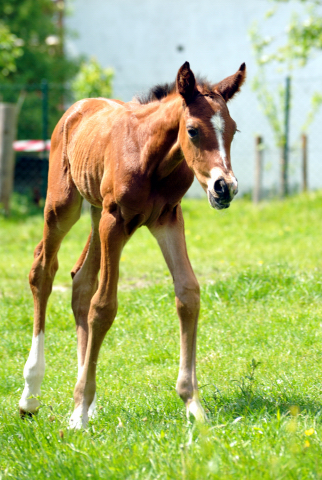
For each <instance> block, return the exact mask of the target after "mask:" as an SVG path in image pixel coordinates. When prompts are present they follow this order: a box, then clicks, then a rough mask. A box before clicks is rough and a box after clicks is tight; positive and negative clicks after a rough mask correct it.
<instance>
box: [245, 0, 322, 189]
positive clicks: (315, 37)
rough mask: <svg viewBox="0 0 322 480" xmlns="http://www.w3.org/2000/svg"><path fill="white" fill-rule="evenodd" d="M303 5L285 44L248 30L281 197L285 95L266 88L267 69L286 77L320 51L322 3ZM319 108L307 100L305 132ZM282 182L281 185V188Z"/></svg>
mask: <svg viewBox="0 0 322 480" xmlns="http://www.w3.org/2000/svg"><path fill="white" fill-rule="evenodd" d="M274 1H275V2H276V3H287V2H288V1H289V0H274ZM298 2H299V3H302V4H303V7H304V13H305V15H299V14H298V13H293V14H292V15H291V18H290V21H289V24H288V26H287V29H286V41H285V42H284V44H282V45H278V46H277V47H276V46H275V45H274V42H275V40H276V39H275V38H274V37H263V36H262V35H261V34H260V33H259V28H258V24H254V25H253V26H252V28H251V30H250V37H251V42H252V47H253V50H254V54H255V59H256V63H257V65H258V73H257V75H256V77H255V79H254V82H253V88H254V90H255V91H256V93H257V97H258V99H259V103H260V105H261V108H262V110H263V112H264V113H265V115H266V117H267V119H268V121H269V123H270V125H271V127H272V129H273V132H274V137H275V142H276V145H277V146H278V147H280V148H281V151H282V155H281V169H282V172H281V193H282V195H283V193H284V194H285V193H286V192H287V178H286V176H287V150H288V148H287V131H286V130H287V129H286V127H285V125H286V124H287V122H286V119H285V116H284V115H283V111H284V109H285V106H287V102H288V99H287V94H288V93H289V92H287V91H285V86H284V84H283V85H282V84H280V85H279V87H278V88H277V89H276V88H275V91H272V90H271V89H270V88H269V86H268V85H269V84H268V82H267V69H268V68H270V69H271V68H272V64H273V65H274V64H275V65H278V66H279V71H280V72H284V75H287V76H290V75H291V74H294V71H295V70H296V69H298V68H303V67H305V65H306V64H307V62H308V61H309V60H310V59H311V58H313V57H314V56H315V55H316V54H317V53H318V52H319V51H321V50H322V10H321V6H322V0H298ZM275 13H276V9H273V10H272V11H270V12H267V14H266V18H270V17H272V16H273V15H274V14H275ZM321 104H322V95H321V93H320V92H315V93H314V94H313V95H312V98H311V109H310V110H309V112H308V113H307V117H306V120H305V121H304V123H303V125H302V132H305V131H306V130H307V128H308V126H309V125H310V123H312V121H313V119H314V117H315V115H316V113H317V112H318V110H319V108H320V106H321ZM283 182H284V185H283Z"/></svg>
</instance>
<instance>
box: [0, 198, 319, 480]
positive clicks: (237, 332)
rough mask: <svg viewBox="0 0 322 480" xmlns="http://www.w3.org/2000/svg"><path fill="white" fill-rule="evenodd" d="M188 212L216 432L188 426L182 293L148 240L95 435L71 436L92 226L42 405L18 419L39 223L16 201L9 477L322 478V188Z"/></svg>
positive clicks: (0, 417) (82, 225)
mask: <svg viewBox="0 0 322 480" xmlns="http://www.w3.org/2000/svg"><path fill="white" fill-rule="evenodd" d="M183 209H184V216H185V222H186V233H187V243H188V250H189V254H190V259H191V261H192V264H193V267H194V269H195V271H196V274H197V276H198V278H199V280H200V284H201V296H202V309H201V315H200V324H199V331H198V354H197V355H198V378H199V385H200V392H201V396H202V399H203V403H204V406H205V408H206V410H207V412H208V413H207V415H208V418H209V422H208V424H207V425H204V426H198V425H196V424H194V423H193V422H192V423H188V422H187V420H186V418H185V412H184V406H183V404H182V403H181V400H180V399H179V398H177V395H176V393H175V390H174V386H175V381H176V376H177V370H178V357H179V347H178V345H179V331H178V330H179V329H178V320H177V318H176V314H175V308H174V294H173V287H172V284H171V278H170V276H169V274H168V272H167V269H166V266H165V263H164V261H163V259H162V257H161V254H160V252H159V250H158V247H157V245H156V242H155V240H154V239H153V238H152V237H151V235H150V234H149V232H148V231H147V229H145V228H142V229H140V230H139V231H138V232H137V233H136V234H135V236H134V237H133V239H132V240H131V242H130V243H129V244H128V245H127V246H126V248H125V250H124V252H123V255H122V259H121V275H120V284H119V285H120V288H119V311H118V315H117V318H116V320H115V323H114V325H113V327H112V329H111V330H110V332H109V333H108V335H107V337H106V339H105V342H104V344H103V347H102V349H101V354H100V360H99V365H98V377H97V380H98V381H97V387H98V412H97V416H96V417H95V418H94V419H93V420H92V421H91V422H90V425H89V428H88V429H87V430H86V431H83V432H75V431H70V430H68V419H69V416H70V414H71V411H72V408H73V402H72V394H73V387H74V384H75V380H76V375H77V372H76V367H77V361H76V338H75V329H74V321H73V317H72V313H71V309H70V293H71V292H70V283H71V282H70V275H69V271H70V270H71V268H72V266H73V264H74V263H75V262H76V260H77V255H79V254H80V253H81V250H82V248H83V246H84V244H85V241H86V238H87V235H88V232H89V218H88V217H87V216H86V215H84V216H83V217H82V218H81V220H80V221H79V222H78V224H77V225H76V226H75V227H74V229H73V230H72V231H71V233H70V234H69V235H68V237H67V238H66V240H65V241H64V243H63V246H62V249H61V252H60V257H59V260H60V269H59V271H58V273H57V276H56V280H55V287H56V289H55V291H54V292H53V293H52V296H51V299H50V302H49V307H48V318H47V330H46V362H47V369H46V375H45V380H44V382H43V386H42V407H41V409H40V412H39V414H38V416H37V417H36V418H34V419H33V420H26V421H21V420H20V419H19V417H18V413H17V404H18V401H19V397H20V395H21V391H22V387H23V378H22V370H23V365H24V363H25V361H26V358H27V355H28V351H29V348H30V345H31V335H32V299H31V295H30V293H29V287H28V282H27V277H28V272H29V268H30V264H31V259H32V252H33V249H34V247H35V245H36V244H37V243H38V241H39V240H40V238H41V229H42V218H41V216H40V215H37V214H34V215H30V216H26V215H25V214H24V212H25V211H26V206H24V205H20V204H18V203H16V204H15V209H14V210H15V211H14V214H13V215H12V217H11V218H2V217H0V232H1V241H0V259H1V260H0V334H1V348H0V358H1V362H0V452H1V453H0V478H1V479H6V478H15V479H19V480H20V479H25V478H26V479H27V478H28V479H30V478H50V479H84V478H93V479H99V478H107V479H129V480H132V479H133V480H134V479H140V480H141V479H144V480H145V479H153V480H154V479H162V480H163V479H182V480H194V479H196V480H200V479H223V478H224V479H258V478H261V479H320V478H322V460H321V458H322V457H321V455H322V418H321V414H322V389H321V379H322V372H321V354H322V320H321V311H322V308H321V307H322V283H321V282H322V280H321V279H322V275H321V273H322V242H321V237H322V222H321V218H322V192H316V193H310V194H307V195H300V196H294V197H291V198H289V199H287V200H286V201H284V202H279V201H274V202H270V203H262V204H261V205H260V206H259V207H257V208H256V207H254V206H253V205H251V204H250V203H249V202H247V201H243V200H239V201H235V202H233V204H232V206H231V208H230V209H229V210H227V211H224V212H215V211H213V210H211V209H210V208H209V207H208V206H207V202H206V200H202V201H201V200H185V201H184V202H183ZM33 213H34V212H33ZM253 359H254V360H253ZM258 362H259V363H258ZM257 363H258V364H257Z"/></svg>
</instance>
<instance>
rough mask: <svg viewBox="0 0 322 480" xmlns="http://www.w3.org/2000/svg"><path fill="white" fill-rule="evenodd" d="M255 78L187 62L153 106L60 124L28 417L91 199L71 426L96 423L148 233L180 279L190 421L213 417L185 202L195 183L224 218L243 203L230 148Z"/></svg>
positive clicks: (108, 104)
mask: <svg viewBox="0 0 322 480" xmlns="http://www.w3.org/2000/svg"><path fill="white" fill-rule="evenodd" d="M245 75H246V68H245V64H244V63H243V64H242V65H241V66H240V68H239V70H238V71H237V72H236V73H235V74H234V75H232V76H230V77H227V78H226V79H224V80H223V81H221V82H219V83H217V84H214V85H211V84H209V83H207V82H205V81H199V82H198V81H196V79H195V77H194V74H193V72H192V71H191V69H190V66H189V63H188V62H186V63H184V65H183V66H182V67H181V68H180V69H179V71H178V74H177V78H176V82H175V83H173V84H172V85H166V86H164V87H161V86H158V87H155V88H154V89H152V90H151V92H150V94H149V96H148V98H146V99H139V100H137V99H136V100H133V101H132V102H129V103H123V102H121V101H119V100H108V99H104V98H95V99H85V100H81V101H80V102H77V103H75V104H74V105H73V106H72V107H71V108H69V110H67V112H66V113H65V114H64V116H63V117H62V119H61V120H60V121H59V123H58V125H57V126H56V128H55V130H54V133H53V136H52V142H51V151H50V165H49V177H48V192H47V199H46V206H45V225H44V233H43V239H42V241H41V242H40V243H39V245H38V246H37V247H36V249H35V253H34V262H33V265H32V268H31V271H30V275H29V281H30V286H31V290H32V293H33V297H34V330H33V340H32V346H31V350H30V354H29V357H28V360H27V363H26V365H25V368H24V378H25V388H24V391H23V393H22V397H21V400H20V403H19V406H20V412H21V415H25V414H33V413H35V412H36V411H37V409H38V408H39V401H38V398H37V397H38V396H39V395H40V385H41V382H42V379H43V376H44V372H45V358H44V332H45V312H46V305H47V300H48V297H49V295H50V293H51V289H52V283H53V280H54V276H55V273H56V271H57V269H58V260H57V253H58V250H59V247H60V244H61V242H62V240H63V238H64V236H65V235H66V234H67V232H68V231H69V230H70V228H71V227H72V226H73V225H74V223H75V222H76V221H77V220H78V219H79V217H80V213H81V206H82V200H83V198H85V199H86V200H88V201H89V202H90V204H91V218H92V230H91V233H90V235H89V237H88V240H87V243H86V245H85V248H84V250H83V252H82V254H81V256H80V258H79V260H78V261H77V263H76V265H75V266H74V268H73V270H72V272H71V274H72V278H73V293H72V308H73V312H74V316H75V320H76V329H77V344H78V348H77V353H78V380H77V383H76V387H75V391H74V399H75V410H74V413H73V414H72V417H71V420H70V423H71V425H72V426H73V427H75V428H80V427H82V426H83V427H85V426H86V424H87V422H88V418H89V416H91V414H92V413H93V411H94V406H95V390H96V384H95V375H96V364H97V360H98V354H99V350H100V347H101V344H102V342H103V339H104V337H105V334H106V332H107V331H108V330H109V328H110V327H111V325H112V323H113V321H114V318H115V315H116V311H117V283H118V276H119V261H120V256H121V252H122V249H123V247H124V245H125V244H126V242H127V241H128V240H129V239H130V237H131V236H132V235H133V233H134V232H135V230H136V229H137V228H139V227H141V226H142V225H146V226H147V227H148V228H149V230H150V231H151V233H152V234H153V235H154V236H155V238H156V239H157V241H158V243H159V245H160V248H161V250H162V253H163V255H164V258H165V260H166V262H167V264H168V267H169V270H170V272H171V274H172V277H173V281H174V288H175V296H176V307H177V313H178V316H179V319H180V339H181V347H180V367H179V376H178V380H177V385H176V389H177V392H178V394H179V395H180V397H181V398H182V400H183V401H184V403H185V405H186V409H187V414H188V415H189V413H191V414H193V415H194V416H195V417H196V418H197V419H203V418H204V411H203V408H202V406H201V404H200V401H199V397H198V386H197V378H196V368H195V357H196V335H197V320H198V313H199V285H198V282H197V280H196V277H195V275H194V273H193V270H192V268H191V265H190V262H189V259H188V256H187V249H186V243H185V236H184V225H183V218H182V211H181V206H180V201H181V199H182V197H183V195H184V194H185V193H186V191H187V190H188V188H189V187H190V185H191V183H192V181H193V178H194V175H196V177H197V179H198V180H199V182H200V184H201V185H202V187H203V189H204V190H205V191H206V192H207V195H208V200H209V203H210V205H211V206H212V207H214V208H216V209H218V210H220V209H223V208H228V207H229V204H230V202H231V200H232V199H233V198H234V196H235V195H236V193H237V180H236V178H235V176H234V174H233V171H232V168H231V163H230V145H231V142H232V139H233V136H234V134H235V132H236V129H237V127H236V123H235V122H234V120H233V119H232V118H231V117H230V115H229V111H228V108H227V105H226V102H228V100H230V99H231V98H232V97H233V96H234V95H235V93H236V92H238V91H239V89H240V87H241V85H242V83H243V82H244V80H245ZM99 271H100V276H99V281H98V279H97V277H98V272H99Z"/></svg>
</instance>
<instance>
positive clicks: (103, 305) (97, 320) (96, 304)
mask: <svg viewBox="0 0 322 480" xmlns="http://www.w3.org/2000/svg"><path fill="white" fill-rule="evenodd" d="M116 313H117V299H109V300H106V301H102V300H99V299H97V298H95V295H94V297H93V300H92V303H91V308H90V313H89V315H88V324H89V326H90V327H91V328H92V329H93V330H96V329H98V330H103V331H105V332H107V330H109V328H110V327H111V326H112V323H113V322H114V318H115V316H116Z"/></svg>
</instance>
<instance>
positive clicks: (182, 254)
mask: <svg viewBox="0 0 322 480" xmlns="http://www.w3.org/2000/svg"><path fill="white" fill-rule="evenodd" d="M150 230H151V232H152V233H153V235H154V236H155V237H156V239H157V241H158V243H159V245H160V248H161V250H162V253H163V255H164V258H165V260H166V262H167V265H168V267H169V270H170V272H171V274H172V277H173V281H174V289H175V295H176V307H177V313H178V317H179V320H180V367H179V375H178V380H177V386H176V389H177V392H178V394H179V395H180V397H181V398H182V400H183V401H184V403H185V405H186V409H187V416H189V414H190V413H191V414H192V415H194V417H195V418H196V419H197V420H200V421H203V420H204V419H205V413H204V410H203V408H202V406H201V403H200V400H199V394H198V383H197V376H196V342H197V323H198V315H199V305H200V293H199V284H198V282H197V279H196V277H195V274H194V272H193V270H192V267H191V264H190V261H189V258H188V254H187V248H186V241H185V236H184V222H183V217H182V211H181V206H180V205H178V206H177V207H176V208H175V209H174V210H173V211H172V212H170V213H169V214H168V217H167V218H162V222H158V221H157V222H156V223H155V225H153V227H151V228H150Z"/></svg>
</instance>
